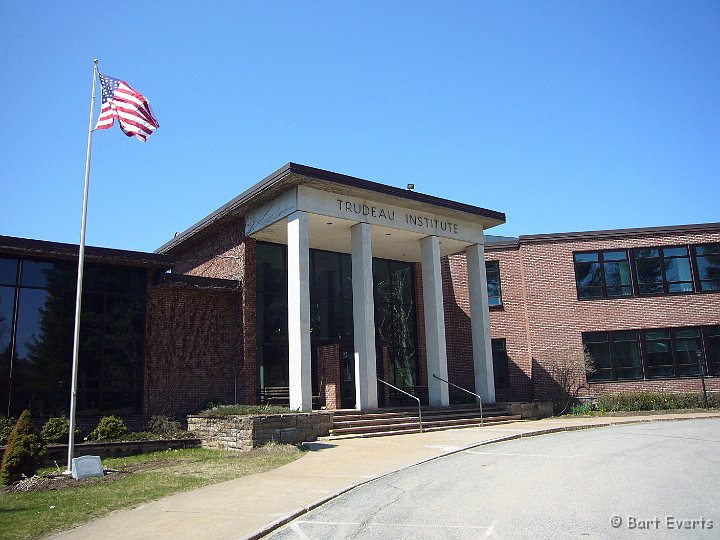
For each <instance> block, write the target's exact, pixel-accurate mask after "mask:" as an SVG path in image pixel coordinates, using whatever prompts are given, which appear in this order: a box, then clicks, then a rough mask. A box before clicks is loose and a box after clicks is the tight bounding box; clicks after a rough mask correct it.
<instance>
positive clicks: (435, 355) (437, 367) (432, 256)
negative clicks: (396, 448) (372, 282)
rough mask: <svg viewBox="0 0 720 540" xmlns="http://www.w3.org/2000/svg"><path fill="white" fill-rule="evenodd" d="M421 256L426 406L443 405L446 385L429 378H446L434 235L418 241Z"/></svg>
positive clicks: (437, 248) (437, 250)
mask: <svg viewBox="0 0 720 540" xmlns="http://www.w3.org/2000/svg"><path fill="white" fill-rule="evenodd" d="M420 253H421V259H422V280H423V303H424V305H425V309H424V312H425V345H426V347H427V369H428V394H429V398H430V405H431V406H435V407H446V406H448V405H449V404H450V396H449V393H448V385H447V384H445V383H444V382H442V381H439V380H437V379H436V378H435V377H433V374H436V375H437V376H438V377H442V378H443V379H445V380H447V378H448V374H447V350H446V345H445V312H444V311H443V294H442V275H441V271H440V241H439V240H438V237H437V236H426V237H425V238H423V239H422V240H420Z"/></svg>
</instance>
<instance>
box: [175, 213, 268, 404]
mask: <svg viewBox="0 0 720 540" xmlns="http://www.w3.org/2000/svg"><path fill="white" fill-rule="evenodd" d="M244 230H245V222H244V220H243V219H242V218H234V219H231V220H228V221H227V222H226V223H225V224H224V225H223V227H221V228H217V229H216V230H215V231H214V232H213V234H212V235H210V234H206V235H204V236H202V237H200V238H199V239H197V240H194V241H193V242H192V243H188V244H187V245H185V244H183V246H182V250H180V251H178V252H174V253H173V255H174V256H175V257H176V259H177V263H176V264H175V266H174V267H173V271H174V272H176V273H180V274H187V275H193V276H203V277H211V278H221V279H232V280H237V281H239V282H240V283H241V285H242V286H241V290H240V294H239V300H238V301H239V303H240V305H241V310H242V320H243V321H244V324H242V325H238V327H237V328H236V332H237V333H238V339H239V342H240V344H241V345H240V348H241V353H240V358H239V362H240V368H239V370H240V374H239V386H238V391H237V399H238V402H239V403H246V404H256V403H258V397H259V396H258V388H257V365H256V347H257V343H256V334H257V321H256V305H255V304H256V267H255V240H254V239H252V238H246V237H245V235H244Z"/></svg>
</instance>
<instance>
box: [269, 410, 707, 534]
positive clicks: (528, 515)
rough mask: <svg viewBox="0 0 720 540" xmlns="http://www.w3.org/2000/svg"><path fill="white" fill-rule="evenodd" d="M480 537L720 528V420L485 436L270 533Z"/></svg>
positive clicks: (702, 531)
mask: <svg viewBox="0 0 720 540" xmlns="http://www.w3.org/2000/svg"><path fill="white" fill-rule="evenodd" d="M613 525H619V526H617V527H614V526H613ZM482 537H490V538H536V539H540V538H650V537H652V538H720V419H703V420H685V421H676V422H658V423H643V424H634V425H624V426H612V427H606V428H600V429H593V430H587V431H573V432H564V433H557V434H552V435H544V436H540V437H534V438H529V439H520V440H516V441H509V442H505V443H498V444H494V445H490V446H480V447H477V448H474V449H470V450H466V451H464V452H461V453H457V454H453V455H450V456H446V457H443V458H440V459H437V460H434V461H431V462H428V463H424V464H421V465H418V466H415V467H411V468H409V469H405V470H402V471H399V472H397V473H393V474H390V475H388V476H386V477H384V478H381V479H379V480H376V481H374V482H371V483H369V484H366V485H364V486H361V487H359V488H356V489H355V490H353V491H351V492H349V493H347V494H345V495H343V496H341V497H339V498H337V499H334V500H333V501H331V502H329V503H327V504H325V505H323V506H321V507H319V508H317V509H316V510H315V511H313V512H310V513H308V514H306V515H304V516H302V517H301V518H298V519H297V520H295V521H293V522H291V523H290V524H288V525H286V526H285V527H283V528H281V529H279V530H278V531H276V532H275V533H274V534H273V535H272V536H271V538H383V539H384V538H393V539H395V538H412V539H413V540H418V539H422V538H482Z"/></svg>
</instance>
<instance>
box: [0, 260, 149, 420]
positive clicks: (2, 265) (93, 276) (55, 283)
mask: <svg viewBox="0 0 720 540" xmlns="http://www.w3.org/2000/svg"><path fill="white" fill-rule="evenodd" d="M85 271H86V272H85V276H86V278H87V279H86V280H85V281H84V283H85V284H87V285H89V286H87V287H84V288H83V303H82V313H81V331H80V363H79V371H78V414H79V415H94V414H105V413H112V412H114V413H137V412H139V411H140V410H141V406H142V387H143V369H144V342H145V309H146V305H145V304H146V300H145V295H146V288H147V270H145V269H141V268H140V269H138V268H119V267H112V266H102V265H96V264H88V265H87V266H86V268H85ZM76 275H77V274H76V269H75V268H74V265H73V264H72V263H66V262H58V261H35V260H29V259H15V258H0V414H9V415H14V416H17V415H18V414H19V413H20V412H21V411H22V410H23V409H26V408H29V409H30V410H31V412H33V414H39V415H47V416H57V415H60V414H63V413H65V414H67V411H68V406H69V401H70V384H71V381H70V379H71V374H72V357H73V329H74V321H75V286H76V284H75V279H76V278H75V276H76Z"/></svg>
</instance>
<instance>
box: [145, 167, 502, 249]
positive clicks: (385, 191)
mask: <svg viewBox="0 0 720 540" xmlns="http://www.w3.org/2000/svg"><path fill="white" fill-rule="evenodd" d="M298 186H307V187H309V188H314V189H317V190H320V191H325V192H329V193H335V194H338V195H340V196H348V197H355V198H358V199H371V200H376V199H378V198H381V199H382V200H383V201H384V202H388V203H390V204H393V205H396V206H398V207H403V208H406V209H408V210H416V211H418V212H428V211H430V210H431V209H435V211H436V212H438V213H442V215H443V216H446V217H448V218H456V219H459V220H462V221H472V222H474V223H477V224H480V225H481V226H482V228H483V229H489V228H490V227H494V226H496V225H500V224H502V223H505V214H504V213H502V212H496V211H494V210H487V209H485V208H480V207H477V206H472V205H469V204H465V203H459V202H456V201H451V200H448V199H442V198H440V197H434V196H432V195H426V194H423V193H417V192H415V191H411V190H407V189H401V188H397V187H393V186H388V185H385V184H380V183H377V182H371V181H369V180H363V179H361V178H356V177H352V176H347V175H344V174H339V173H334V172H330V171H325V170H322V169H316V168H314V167H308V166H306V165H299V164H296V163H288V164H287V165H285V166H284V167H282V168H280V169H278V170H277V171H275V172H274V173H272V174H271V175H270V176H268V177H266V178H265V179H264V180H262V181H261V182H258V183H257V184H255V185H254V186H252V187H251V188H250V189H248V190H247V191H245V192H243V193H242V194H240V195H238V196H237V197H235V198H234V199H233V200H232V201H230V202H228V203H227V204H225V205H223V206H222V207H220V208H219V209H217V210H216V211H215V212H213V213H211V214H210V215H208V216H207V217H205V218H204V219H202V220H201V221H199V222H198V223H196V224H195V225H193V226H192V227H190V228H189V229H187V230H186V231H184V232H182V233H180V234H178V235H177V236H176V237H175V238H173V239H172V240H170V241H169V242H167V243H165V244H164V245H162V246H161V247H160V248H158V249H157V250H156V253H173V252H174V251H175V250H177V249H178V248H180V246H181V245H182V244H184V243H186V242H189V241H192V240H195V239H198V238H201V237H203V236H204V235H206V234H211V233H212V231H213V230H214V229H215V227H216V226H219V225H220V224H222V223H223V222H227V221H230V220H233V219H237V218H239V217H242V216H245V215H247V214H248V213H249V212H251V211H253V210H255V209H257V208H259V207H261V206H262V205H264V204H267V203H270V202H271V201H273V200H274V199H276V198H278V197H280V196H281V195H282V194H283V193H286V192H287V191H290V190H292V189H293V188H296V187H298ZM309 218H310V219H309V225H310V231H309V236H310V242H311V247H313V248H317V249H327V250H330V251H347V247H346V246H349V238H350V227H351V226H352V225H353V224H354V223H356V221H353V220H342V219H339V218H333V219H332V220H330V219H327V217H326V216H322V215H316V214H310V216H309ZM330 221H332V222H333V225H334V226H335V232H333V233H329V234H328V232H327V231H326V228H327V227H328V225H327V223H328V222H330ZM282 223H284V220H281V221H277V222H275V223H274V224H272V225H270V226H269V227H267V228H266V229H264V231H265V232H262V231H258V233H256V234H253V236H254V237H255V238H257V239H259V240H266V241H274V242H278V243H286V239H285V236H284V235H286V232H284V231H283V229H284V227H283V226H282ZM388 235H389V236H388ZM393 235H394V236H395V238H392V236H393ZM426 235H427V234H404V233H403V231H397V230H395V229H392V230H390V229H388V230H384V228H383V227H380V226H377V225H374V226H373V254H374V255H375V256H378V257H387V258H400V259H404V258H407V260H418V259H417V254H413V255H412V256H411V255H406V257H403V256H402V252H401V251H399V250H398V245H399V244H403V245H404V244H406V243H409V242H405V240H407V241H410V240H417V239H419V238H421V237H423V236H426ZM313 238H314V239H315V240H313ZM443 242H444V246H443V247H442V251H443V253H444V254H447V253H453V252H456V251H459V250H461V249H463V248H464V247H465V246H466V245H467V243H466V242H465V243H462V242H461V243H457V245H454V243H453V242H454V241H452V240H449V239H444V240H443ZM384 245H387V246H388V247H387V248H384V247H383V246H384Z"/></svg>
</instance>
